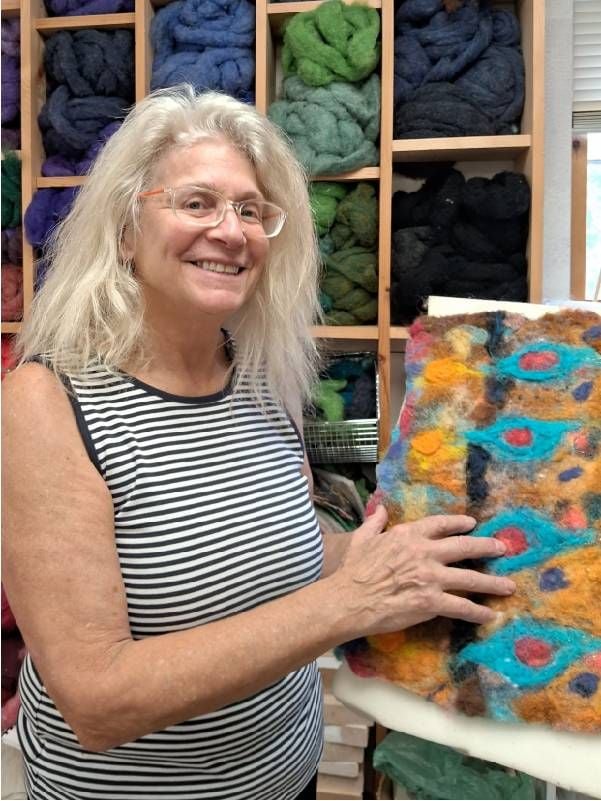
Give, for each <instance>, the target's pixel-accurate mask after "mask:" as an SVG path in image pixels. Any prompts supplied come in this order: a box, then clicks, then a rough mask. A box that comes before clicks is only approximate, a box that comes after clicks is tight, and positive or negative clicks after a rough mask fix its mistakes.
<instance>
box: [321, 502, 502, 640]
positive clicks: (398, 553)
mask: <svg viewBox="0 0 601 801" xmlns="http://www.w3.org/2000/svg"><path fill="white" fill-rule="evenodd" d="M387 519H388V516H387V513H386V509H385V508H384V507H383V506H378V507H377V509H376V511H375V512H374V514H373V515H371V516H370V517H369V518H368V519H367V520H366V521H365V523H364V524H363V525H362V526H361V527H360V528H359V529H357V531H356V532H355V533H354V534H353V536H352V538H351V543H350V545H349V548H348V550H347V552H346V555H345V557H344V559H343V562H342V564H341V566H340V568H339V569H338V570H337V571H336V573H335V574H334V576H333V577H332V578H333V579H334V580H336V581H338V584H339V586H338V592H339V598H340V601H341V602H342V603H343V604H344V605H345V607H346V609H347V610H348V614H349V616H350V617H349V619H350V620H352V621H353V622H352V627H353V629H356V632H357V633H356V635H355V636H362V635H367V634H381V633H384V632H389V631H398V630H400V629H404V628H407V627H408V626H413V625H415V624H416V623H423V622H424V621H425V620H430V619H431V618H433V617H436V616H438V615H443V616H444V617H453V618H460V619H462V620H468V621H471V622H473V623H488V622H489V621H491V620H494V618H495V616H496V613H495V612H493V610H491V609H489V608H488V607H485V606H482V605H480V604H476V603H474V602H473V601H470V600H469V599H468V598H463V597H460V596H459V595H455V594H454V593H455V592H460V593H484V594H490V595H510V594H511V593H512V592H514V590H515V584H514V583H513V581H511V579H507V578H499V577H497V576H491V575H487V574H485V573H480V572H478V571H476V570H465V569H462V568H458V567H449V565H450V564H451V563H453V562H460V561H462V560H463V559H481V558H486V557H492V556H501V555H502V554H503V553H505V546H504V545H503V544H502V543H501V542H499V541H498V540H496V539H493V538H488V537H469V536H462V535H463V534H465V533H466V532H469V531H471V530H472V529H473V528H474V526H475V524H476V521H475V520H474V519H473V518H472V517H467V516H465V515H448V516H444V515H436V516H433V517H426V518H424V519H423V520H419V521H416V522H415V523H406V524H404V525H398V526H392V527H391V528H390V529H389V530H388V531H386V532H384V531H383V529H384V528H385V526H386V522H387ZM450 535H458V536H450Z"/></svg>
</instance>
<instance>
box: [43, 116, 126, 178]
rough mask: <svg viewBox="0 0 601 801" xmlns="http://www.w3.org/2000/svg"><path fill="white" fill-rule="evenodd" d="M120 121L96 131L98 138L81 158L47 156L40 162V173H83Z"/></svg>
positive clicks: (51, 174)
mask: <svg viewBox="0 0 601 801" xmlns="http://www.w3.org/2000/svg"><path fill="white" fill-rule="evenodd" d="M120 126H121V122H120V121H119V122H112V123H111V124H110V125H107V126H106V128H103V129H102V130H101V131H100V132H99V133H98V139H97V140H96V141H95V142H94V143H93V144H92V145H91V146H90V147H89V148H88V149H87V150H86V152H85V154H84V156H83V158H81V159H78V158H67V157H66V156H49V157H48V158H47V159H44V161H43V162H42V175H44V176H48V177H52V176H58V175H85V174H86V173H87V172H88V171H89V170H90V169H91V167H92V165H93V164H94V161H95V160H96V158H97V156H98V154H99V153H100V151H101V150H102V148H103V147H104V145H105V144H106V141H107V139H109V138H110V137H111V136H112V135H113V134H114V133H115V131H117V130H118V129H119V128H120Z"/></svg>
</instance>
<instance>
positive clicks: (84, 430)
mask: <svg viewBox="0 0 601 801" xmlns="http://www.w3.org/2000/svg"><path fill="white" fill-rule="evenodd" d="M28 361H31V362H35V363H36V364H41V365H42V366H44V367H46V368H47V369H48V370H50V369H51V368H50V367H49V366H48V364H47V362H46V361H45V360H44V359H42V358H41V357H37V356H34V357H33V358H31V359H29V360H28ZM58 377H59V379H60V381H61V383H62V385H63V386H64V388H65V391H66V393H67V397H68V398H69V403H70V404H71V408H72V409H73V414H74V415H75V424H76V425H77V430H78V431H79V436H80V437H81V439H82V442H83V444H84V448H85V449H86V453H87V454H88V456H89V458H90V461H91V462H92V464H93V465H94V467H95V468H96V470H98V472H99V473H100V475H101V476H102V478H104V476H103V474H102V467H101V466H100V459H99V458H98V454H97V452H96V448H95V446H94V443H93V442H92V437H91V436H90V432H89V430H88V425H87V423H86V419H85V417H84V416H83V412H82V410H81V406H80V405H79V400H78V398H77V395H76V394H75V390H74V389H73V385H72V383H71V381H70V380H69V377H68V376H66V375H65V374H64V373H59V374H58Z"/></svg>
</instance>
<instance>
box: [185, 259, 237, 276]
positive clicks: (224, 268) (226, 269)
mask: <svg viewBox="0 0 601 801" xmlns="http://www.w3.org/2000/svg"><path fill="white" fill-rule="evenodd" d="M192 264H195V265H196V266H197V267H200V268H201V269H202V270H209V271H210V272H212V273H230V274H231V275H238V273H239V272H240V271H241V270H242V269H243V268H242V267H238V266H237V265H235V264H220V263H219V262H216V261H194V262H192Z"/></svg>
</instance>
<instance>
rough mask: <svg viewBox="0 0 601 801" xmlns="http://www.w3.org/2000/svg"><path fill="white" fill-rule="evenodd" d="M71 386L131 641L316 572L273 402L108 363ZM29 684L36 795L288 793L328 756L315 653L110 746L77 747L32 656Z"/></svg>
mask: <svg viewBox="0 0 601 801" xmlns="http://www.w3.org/2000/svg"><path fill="white" fill-rule="evenodd" d="M71 384H72V387H73V390H74V395H73V397H72V404H73V407H74V410H75V414H76V419H77V423H78V427H79V430H80V433H81V435H82V437H83V440H84V443H85V445H86V448H87V451H88V453H89V455H90V458H91V459H92V461H93V463H94V465H95V466H96V468H97V469H98V470H99V472H100V474H101V475H102V476H103V478H104V480H105V481H106V483H107V485H108V488H109V490H110V492H111V495H112V499H113V504H114V514H115V537H116V547H117V551H118V556H119V561H120V566H121V572H122V575H123V582H124V585H125V591H126V594H127V606H128V614H129V623H130V628H131V633H132V637H133V638H134V639H141V638H143V637H152V636H154V635H160V634H164V633H167V632H171V631H179V630H182V629H188V628H192V627H194V626H201V625H202V624H204V623H208V622H210V621H213V620H219V619H221V618H224V617H227V616H229V615H233V614H236V613H238V612H243V611H245V610H248V609H252V608H254V607H256V606H257V605H259V604H262V603H265V602H267V601H270V600H273V599H275V598H278V597H280V596H283V595H286V594H287V593H290V592H293V591H294V590H297V589H299V588H301V587H303V586H305V585H307V584H309V583H311V582H313V581H316V580H317V579H318V578H319V575H320V572H321V567H322V559H323V551H322V542H321V535H320V531H319V527H318V524H317V520H316V517H315V513H314V509H313V506H312V503H311V500H310V496H309V492H308V486H307V479H306V478H305V477H304V476H302V474H301V472H300V469H301V466H302V461H303V447H302V443H301V441H300V437H299V435H298V432H297V430H296V428H295V426H294V425H293V423H292V422H291V421H290V419H289V417H288V416H287V415H286V414H285V413H284V412H283V411H281V410H279V409H278V407H277V406H276V405H275V403H274V402H273V401H270V400H269V398H267V396H266V398H267V399H266V403H267V405H268V406H269V408H270V411H271V414H269V415H266V414H265V413H264V412H263V411H261V410H260V409H259V408H257V404H256V403H254V402H253V401H252V399H251V396H250V393H249V392H245V391H244V389H243V390H242V391H239V392H237V393H235V394H233V393H232V392H231V390H230V389H229V388H227V389H226V390H224V391H223V392H220V393H217V394H215V395H211V396H205V397H200V398H191V397H180V396H176V395H171V394H168V393H166V392H162V391H160V390H158V389H155V388H153V387H150V386H148V385H146V384H144V383H142V382H141V381H138V380H137V379H135V378H131V377H129V376H125V375H113V374H110V373H108V372H107V371H106V370H104V369H103V368H95V369H94V370H91V371H90V374H89V379H88V380H86V381H85V382H83V381H81V380H76V379H73V378H72V379H71ZM240 659H242V660H243V659H244V654H243V653H241V654H240ZM20 694H21V701H22V711H21V714H20V717H19V722H18V733H19V737H20V741H21V746H22V748H23V753H24V758H25V766H26V778H27V783H28V790H29V796H28V797H29V798H32V799H39V798H45V799H46V798H48V799H54V798H77V799H84V798H98V799H105V798H110V799H114V798H138V799H150V798H171V799H179V798H195V799H202V798H215V799H219V798H228V799H243V798H257V799H258V798H261V799H273V798H295V797H296V796H297V795H298V793H299V792H300V791H301V790H302V788H303V787H304V786H305V785H306V784H307V782H308V781H309V780H310V779H311V777H312V775H313V774H314V773H315V771H316V770H317V764H318V761H319V758H320V755H321V749H322V729H323V726H322V707H321V686H320V681H319V674H318V672H317V667H316V665H315V663H312V664H309V665H307V666H305V667H302V668H300V669H299V670H295V671H293V672H292V673H290V674H288V675H287V676H285V677H284V678H282V679H280V680H279V681H277V682H276V683H275V684H273V685H271V686H269V687H267V688H266V689H264V690H261V691H260V692H258V693H256V694H255V695H253V696H252V697H250V698H247V699H245V700H243V701H240V702H237V703H233V704H230V705H229V706H226V707H224V708H223V709H220V710H218V711H216V712H213V713H210V714H207V715H203V716H201V717H197V718H193V719H191V720H188V721H184V722H182V723H179V724H177V725H174V726H171V727H169V728H167V729H165V730H163V731H160V732H156V733H153V734H148V735H145V736H143V737H140V738H139V739H138V740H136V741H135V742H132V743H127V744H124V745H121V746H118V747H116V748H112V749H110V750H108V751H105V752H102V753H93V752H90V751H85V750H82V748H81V747H80V746H79V744H78V742H77V740H76V738H75V735H74V733H73V731H72V729H71V728H70V727H69V726H68V725H67V723H66V722H65V720H64V719H63V717H62V716H61V714H60V713H59V712H58V710H57V709H56V706H55V705H54V703H53V702H52V699H51V698H50V697H49V695H48V693H47V692H46V689H45V687H44V685H43V683H42V681H41V679H40V677H39V675H38V673H37V671H36V669H35V666H34V665H33V663H32V661H31V660H30V658H29V657H27V658H26V660H25V662H24V665H23V668H22V671H21V676H20ZM149 703H152V699H150V698H149Z"/></svg>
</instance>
